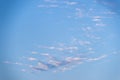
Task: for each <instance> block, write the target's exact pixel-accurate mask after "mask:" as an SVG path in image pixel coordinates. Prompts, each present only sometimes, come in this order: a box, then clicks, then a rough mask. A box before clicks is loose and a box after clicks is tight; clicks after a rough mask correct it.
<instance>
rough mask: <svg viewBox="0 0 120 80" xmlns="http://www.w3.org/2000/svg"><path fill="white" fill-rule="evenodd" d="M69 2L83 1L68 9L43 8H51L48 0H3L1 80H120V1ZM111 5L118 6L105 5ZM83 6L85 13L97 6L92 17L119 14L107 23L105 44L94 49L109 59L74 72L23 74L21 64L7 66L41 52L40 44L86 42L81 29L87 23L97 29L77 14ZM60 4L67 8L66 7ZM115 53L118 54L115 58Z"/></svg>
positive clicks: (0, 6) (0, 1)
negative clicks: (78, 9) (94, 3)
mask: <svg viewBox="0 0 120 80" xmlns="http://www.w3.org/2000/svg"><path fill="white" fill-rule="evenodd" d="M50 1H52V0H50ZM53 1H54V0H53ZM57 1H60V0H57ZM61 1H64V0H61ZM67 1H73V2H74V1H75V2H79V5H75V6H73V5H72V6H71V7H68V8H67V9H66V8H59V7H58V8H55V7H50V6H49V7H48V6H47V8H46V7H45V6H44V7H39V5H45V4H47V5H49V3H46V2H45V1H44V0H12V1H11V0H0V38H1V39H0V45H1V46H0V80H120V64H119V62H120V42H119V41H120V38H119V34H120V27H119V26H120V9H119V4H118V3H120V1H119V0H110V1H109V0H96V1H98V3H97V4H96V5H93V1H92V0H86V1H84V0H81V1H80V0H67ZM107 2H108V3H109V2H110V3H113V5H115V6H113V5H112V4H111V5H105V4H104V3H106V4H107ZM82 4H83V6H84V5H85V6H86V7H85V10H87V9H88V8H89V7H94V6H95V9H96V11H95V12H94V13H91V14H89V15H98V14H99V12H100V11H104V9H105V10H106V9H107V10H109V11H112V12H115V13H116V14H115V15H114V16H113V15H112V18H111V19H107V18H106V19H104V20H103V21H104V23H106V24H107V25H106V26H105V28H104V30H103V32H101V33H98V34H99V36H100V37H102V38H103V39H102V40H103V42H102V41H99V42H100V43H101V44H100V45H99V46H97V45H94V46H93V48H95V49H96V50H97V52H98V55H99V54H102V53H101V52H103V54H107V55H109V56H108V58H106V59H105V60H101V61H97V62H93V63H89V62H86V63H84V64H80V65H78V66H77V67H75V68H74V69H72V70H69V71H65V72H58V73H53V72H50V71H46V72H40V73H34V72H33V73H32V72H30V73H29V72H22V71H20V69H21V67H20V66H18V65H12V64H4V63H3V61H5V60H8V61H13V62H15V61H18V62H19V61H20V60H21V59H20V57H21V56H27V55H28V54H29V53H30V52H32V51H37V50H38V46H39V45H55V44H57V43H58V42H63V43H66V44H69V41H70V40H71V39H72V38H73V37H76V38H80V39H81V38H82V39H85V38H83V36H81V35H82V34H83V32H82V31H79V30H78V29H79V28H81V27H83V26H84V25H86V24H88V26H93V24H92V23H91V22H90V21H88V19H87V18H84V17H83V18H77V16H76V15H74V14H76V13H74V12H75V10H74V8H76V7H77V8H82V6H81V5H82ZM59 5H60V6H64V7H65V5H64V4H59ZM92 5H93V6H92ZM83 10H84V8H83ZM97 11H98V12H97ZM99 15H100V14H99ZM71 16H72V17H71ZM100 16H104V15H100ZM106 17H109V15H106ZM102 43H104V46H103V45H102ZM38 51H39V50H38ZM113 51H116V52H118V53H117V54H115V55H114V54H113V53H112V52H113ZM55 54H57V53H55ZM95 55H96V54H95ZM93 56H94V54H93ZM24 68H25V67H24Z"/></svg>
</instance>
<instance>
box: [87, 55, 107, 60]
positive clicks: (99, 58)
mask: <svg viewBox="0 0 120 80" xmlns="http://www.w3.org/2000/svg"><path fill="white" fill-rule="evenodd" d="M106 57H107V55H102V56H100V57H96V58H89V59H88V61H97V60H101V59H104V58H106Z"/></svg>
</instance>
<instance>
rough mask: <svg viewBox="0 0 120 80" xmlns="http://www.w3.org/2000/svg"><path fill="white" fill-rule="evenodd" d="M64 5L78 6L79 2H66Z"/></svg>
mask: <svg viewBox="0 0 120 80" xmlns="http://www.w3.org/2000/svg"><path fill="white" fill-rule="evenodd" d="M64 3H65V4H67V5H76V4H78V2H70V1H65V2H64Z"/></svg>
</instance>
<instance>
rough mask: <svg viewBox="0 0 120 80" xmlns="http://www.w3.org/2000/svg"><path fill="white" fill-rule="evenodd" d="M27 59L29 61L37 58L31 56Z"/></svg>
mask: <svg viewBox="0 0 120 80" xmlns="http://www.w3.org/2000/svg"><path fill="white" fill-rule="evenodd" d="M28 60H29V61H35V60H37V59H36V58H33V57H29V58H28Z"/></svg>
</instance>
